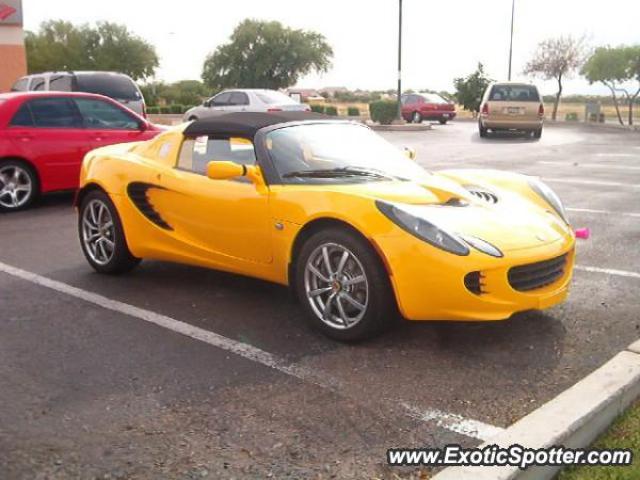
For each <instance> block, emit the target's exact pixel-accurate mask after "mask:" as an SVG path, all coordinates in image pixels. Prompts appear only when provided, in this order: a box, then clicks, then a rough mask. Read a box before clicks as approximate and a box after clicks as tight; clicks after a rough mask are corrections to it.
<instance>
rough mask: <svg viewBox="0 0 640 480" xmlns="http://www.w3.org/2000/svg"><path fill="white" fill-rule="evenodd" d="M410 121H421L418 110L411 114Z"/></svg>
mask: <svg viewBox="0 0 640 480" xmlns="http://www.w3.org/2000/svg"><path fill="white" fill-rule="evenodd" d="M411 121H412V122H413V123H422V115H421V114H420V112H413V115H412V116H411Z"/></svg>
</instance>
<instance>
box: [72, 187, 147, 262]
mask: <svg viewBox="0 0 640 480" xmlns="http://www.w3.org/2000/svg"><path fill="white" fill-rule="evenodd" d="M79 213H80V214H79V216H78V234H79V236H80V245H81V246H82V251H83V253H84V256H85V257H86V259H87V261H88V262H89V264H90V265H91V266H92V267H93V268H94V270H96V271H97V272H100V273H124V272H128V271H129V270H131V269H133V268H134V267H135V266H136V265H138V263H140V259H138V258H135V257H134V256H133V255H132V254H131V252H130V251H129V247H128V246H127V241H126V239H125V236H124V230H123V229H122V223H121V221H120V216H119V215H118V212H117V210H116V208H115V206H114V205H113V202H112V201H111V199H110V198H109V196H108V195H107V194H106V193H105V192H103V191H101V190H94V191H92V192H89V193H88V194H87V195H86V196H85V197H84V199H83V200H82V203H81V205H80V212H79Z"/></svg>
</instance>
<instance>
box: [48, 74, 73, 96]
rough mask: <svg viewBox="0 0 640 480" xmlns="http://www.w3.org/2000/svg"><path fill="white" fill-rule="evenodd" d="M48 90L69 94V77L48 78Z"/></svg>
mask: <svg viewBox="0 0 640 480" xmlns="http://www.w3.org/2000/svg"><path fill="white" fill-rule="evenodd" d="M49 90H54V91H58V92H70V91H71V90H72V88H71V75H54V76H52V77H51V78H49Z"/></svg>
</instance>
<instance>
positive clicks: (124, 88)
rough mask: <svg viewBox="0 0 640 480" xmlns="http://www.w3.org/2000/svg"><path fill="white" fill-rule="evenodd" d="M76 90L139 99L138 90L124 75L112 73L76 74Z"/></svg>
mask: <svg viewBox="0 0 640 480" xmlns="http://www.w3.org/2000/svg"><path fill="white" fill-rule="evenodd" d="M77 85H78V90H79V91H81V92H87V93H98V94H100V95H105V96H107V97H111V98H114V99H116V100H141V97H140V92H139V91H138V88H137V87H136V84H135V83H133V80H131V79H130V78H129V77H127V76H126V75H116V74H112V73H87V74H77Z"/></svg>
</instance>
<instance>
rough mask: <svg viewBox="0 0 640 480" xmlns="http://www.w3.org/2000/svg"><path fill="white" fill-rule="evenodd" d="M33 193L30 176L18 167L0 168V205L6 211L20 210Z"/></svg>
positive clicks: (6, 166) (7, 166)
mask: <svg viewBox="0 0 640 480" xmlns="http://www.w3.org/2000/svg"><path fill="white" fill-rule="evenodd" d="M32 192H33V182H32V181H31V175H29V172H27V170H26V169H25V168H23V167H20V166H19V165H5V166H4V167H0V205H2V206H3V207H5V208H8V209H14V208H20V207H22V206H23V205H24V204H25V203H27V202H28V201H29V199H30V198H31V195H32Z"/></svg>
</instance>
